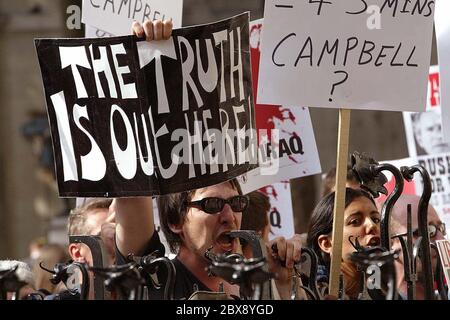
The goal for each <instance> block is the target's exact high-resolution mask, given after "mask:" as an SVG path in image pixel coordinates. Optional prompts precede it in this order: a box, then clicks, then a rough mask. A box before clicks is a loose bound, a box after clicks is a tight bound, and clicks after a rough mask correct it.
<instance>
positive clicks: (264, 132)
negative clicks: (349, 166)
mask: <svg viewBox="0 0 450 320" xmlns="http://www.w3.org/2000/svg"><path fill="white" fill-rule="evenodd" d="M262 29H263V20H262V19H260V20H257V21H253V22H251V23H250V50H251V60H252V76H253V92H254V95H255V100H256V97H257V88H258V74H259V62H260V42H261V32H262ZM255 116H256V128H257V130H258V141H259V152H258V158H259V159H258V160H259V167H258V168H257V169H255V170H252V171H251V172H248V173H246V174H244V175H243V176H242V177H241V179H240V182H241V187H242V190H243V192H244V193H249V192H251V191H254V190H257V189H259V188H261V187H263V186H266V185H269V184H272V183H274V182H280V181H284V180H289V179H293V178H297V177H303V176H308V175H313V174H317V173H320V172H321V167H320V160H319V154H318V151H317V147H316V141H315V138H314V130H313V127H312V123H311V117H310V116H309V110H308V108H304V107H286V106H279V105H260V104H257V103H256V104H255ZM271 149H272V150H271ZM271 151H275V152H271Z"/></svg>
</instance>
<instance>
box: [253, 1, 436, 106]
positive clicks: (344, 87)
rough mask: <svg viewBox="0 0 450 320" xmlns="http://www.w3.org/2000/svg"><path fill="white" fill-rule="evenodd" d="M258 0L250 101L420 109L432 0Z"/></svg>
mask: <svg viewBox="0 0 450 320" xmlns="http://www.w3.org/2000/svg"><path fill="white" fill-rule="evenodd" d="M401 2H402V4H400V3H399V1H385V0H383V1H382V0H364V1H312V0H310V1H288V0H267V1H266V2H265V16H264V20H265V25H266V28H265V30H264V34H263V40H262V50H261V52H262V58H261V73H260V79H259V87H258V103H261V104H281V105H300V106H309V107H331V108H346V109H369V110H391V111H423V110H424V108H425V98H426V78H427V74H428V68H429V63H430V54H431V40H432V30H433V11H434V1H427V0H425V1H419V0H413V1H401Z"/></svg>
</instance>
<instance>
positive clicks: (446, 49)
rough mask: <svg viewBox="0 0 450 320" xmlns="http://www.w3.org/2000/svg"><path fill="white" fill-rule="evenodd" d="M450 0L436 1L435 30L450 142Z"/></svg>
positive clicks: (445, 128) (445, 130)
mask: <svg viewBox="0 0 450 320" xmlns="http://www.w3.org/2000/svg"><path fill="white" fill-rule="evenodd" d="M449 12H450V1H447V0H438V1H437V2H436V14H435V18H434V19H435V20H434V24H435V30H436V41H437V48H438V57H439V69H440V80H441V86H440V88H441V91H440V93H441V95H440V97H441V107H442V108H441V109H442V124H443V135H444V141H446V142H449V143H450V19H449V18H448V17H449Z"/></svg>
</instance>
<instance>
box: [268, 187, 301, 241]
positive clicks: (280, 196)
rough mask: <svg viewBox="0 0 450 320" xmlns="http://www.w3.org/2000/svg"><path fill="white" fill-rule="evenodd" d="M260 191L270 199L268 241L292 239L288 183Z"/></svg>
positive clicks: (292, 229) (289, 188) (292, 227)
mask: <svg viewBox="0 0 450 320" xmlns="http://www.w3.org/2000/svg"><path fill="white" fill-rule="evenodd" d="M260 191H261V192H263V193H264V194H266V195H267V196H268V197H269V199H270V212H269V223H270V233H269V239H270V240H272V239H274V238H276V237H285V238H286V239H289V238H292V237H293V236H294V234H295V230H294V212H293V209H292V199H291V186H290V184H289V181H284V182H279V183H274V184H272V185H269V186H266V187H264V188H261V189H260Z"/></svg>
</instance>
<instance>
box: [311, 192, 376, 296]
mask: <svg viewBox="0 0 450 320" xmlns="http://www.w3.org/2000/svg"><path fill="white" fill-rule="evenodd" d="M345 194H346V196H345V197H346V198H345V210H344V232H343V242H342V265H341V271H342V274H343V276H344V284H345V294H346V295H347V296H348V297H349V298H350V299H358V296H359V293H360V288H361V283H360V281H361V277H360V273H359V272H358V270H357V267H356V265H355V264H354V263H353V262H351V261H350V259H349V255H350V254H351V253H352V252H355V251H356V250H355V248H354V246H353V245H352V243H351V241H353V242H355V239H356V238H357V239H358V242H359V243H360V244H361V245H362V246H365V247H373V246H378V245H379V244H380V213H379V212H378V209H377V207H376V205H375V202H374V200H373V199H372V197H371V196H370V195H369V194H368V193H366V192H365V191H362V190H359V189H352V188H346V193H345ZM334 198H335V193H334V192H332V193H330V194H328V195H327V196H325V197H324V198H322V200H321V201H320V202H319V203H318V204H317V206H316V207H315V209H314V211H313V214H312V216H311V220H310V224H309V229H308V238H307V244H308V246H309V247H310V248H312V250H313V251H314V252H315V253H316V254H317V257H318V259H319V263H320V266H319V270H318V279H317V280H318V282H319V284H320V285H326V283H328V276H329V270H330V261H331V260H330V257H331V254H332V249H333V239H332V230H333V211H334ZM350 240H351V241H350Z"/></svg>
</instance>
